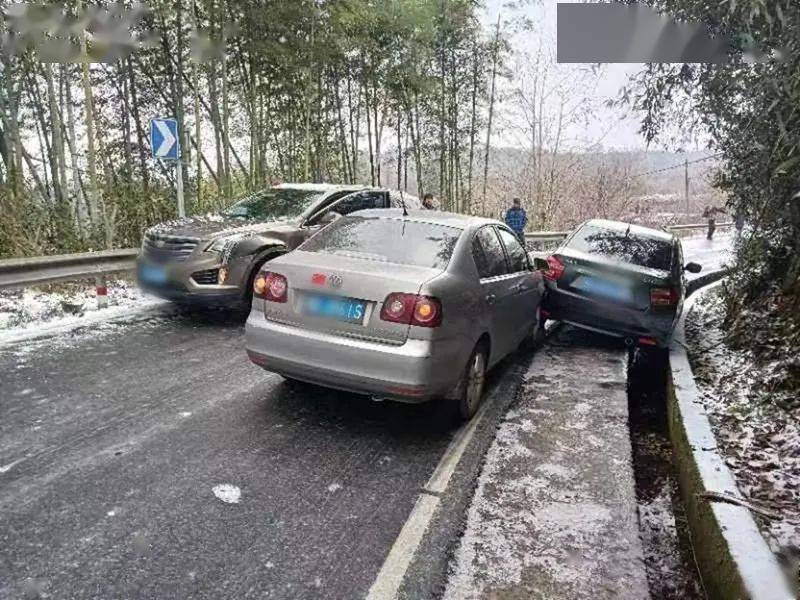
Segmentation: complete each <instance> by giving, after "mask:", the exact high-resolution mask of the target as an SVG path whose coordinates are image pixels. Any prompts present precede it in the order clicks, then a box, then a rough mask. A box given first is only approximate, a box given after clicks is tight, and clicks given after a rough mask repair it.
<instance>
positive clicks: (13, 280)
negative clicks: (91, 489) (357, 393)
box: [0, 222, 733, 289]
mask: <svg viewBox="0 0 800 600" xmlns="http://www.w3.org/2000/svg"><path fill="white" fill-rule="evenodd" d="M731 225H733V223H728V222H726V223H717V227H729V226H731ZM707 226H708V225H707V224H706V223H698V224H692V225H673V226H672V227H668V229H669V230H670V231H675V232H680V231H687V230H692V229H698V230H699V229H705V228H706V227H707ZM569 234H570V232H569V231H535V232H531V233H526V234H525V240H526V241H527V242H530V243H531V244H533V245H536V246H540V245H546V244H552V243H558V242H561V241H563V240H564V239H565V238H566V237H567V236H568V235H569ZM138 252H139V251H138V249H137V248H125V249H122V250H103V251H101V252H82V253H80V254H61V255H57V256H36V257H32V258H12V259H8V260H0V289H15V288H24V287H27V286H32V285H41V284H45V283H58V282H61V281H73V280H76V279H83V278H85V277H93V276H96V275H105V274H108V273H119V272H123V271H131V270H133V268H134V266H135V260H136V255H137V253H138Z"/></svg>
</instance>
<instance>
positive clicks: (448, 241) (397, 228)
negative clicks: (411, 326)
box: [299, 216, 462, 269]
mask: <svg viewBox="0 0 800 600" xmlns="http://www.w3.org/2000/svg"><path fill="white" fill-rule="evenodd" d="M461 232H462V230H461V229H458V228H457V227H448V226H446V225H437V224H434V223H420V222H417V221H407V220H405V219H386V218H377V217H356V216H353V217H344V218H342V219H339V220H338V221H336V222H335V223H332V224H331V225H329V226H328V227H326V228H325V229H323V230H322V231H320V232H319V233H318V234H316V235H315V236H313V237H312V238H310V239H308V240H307V241H306V242H305V243H304V244H303V245H301V246H300V248H299V249H300V250H303V251H305V252H319V253H323V254H342V255H346V256H353V257H355V258H363V259H366V260H377V261H381V262H387V263H395V264H400V265H414V266H418V267H429V268H434V269H444V268H445V267H447V264H448V263H449V262H450V257H451V256H452V254H453V248H455V245H456V242H457V241H458V238H459V236H460V235H461Z"/></svg>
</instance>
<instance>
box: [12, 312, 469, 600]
mask: <svg viewBox="0 0 800 600" xmlns="http://www.w3.org/2000/svg"><path fill="white" fill-rule="evenodd" d="M242 344H243V340H242V324H241V318H238V319H231V318H226V317H224V315H221V314H218V313H194V314H178V315H167V316H158V317H151V318H147V319H143V320H139V321H136V322H132V323H125V324H119V325H114V324H109V325H106V326H105V327H104V328H101V330H100V331H99V332H97V331H96V332H89V331H85V332H76V333H74V334H73V335H71V336H69V337H67V338H61V339H59V340H58V343H56V344H53V343H51V342H50V341H48V340H43V341H38V342H36V343H34V344H30V343H29V344H27V345H25V346H18V347H11V348H6V349H3V350H2V351H0V372H2V373H3V397H4V399H3V402H2V406H0V440H2V442H0V457H2V464H0V469H3V470H4V472H3V473H2V474H1V475H0V481H2V485H1V486H0V548H2V549H3V550H2V552H0V557H1V558H0V597H3V598H7V597H8V598H11V597H18V596H19V595H20V593H21V592H29V591H31V590H33V591H37V590H41V591H43V592H45V593H46V594H48V596H49V597H58V598H67V597H68V598H95V597H96V598H100V597H104V598H109V597H117V598H129V597H141V598H145V597H147V598H155V597H161V598H164V597H188V596H192V597H213V598H219V597H230V598H245V597H256V596H259V597H263V596H264V595H266V594H268V595H269V596H270V597H293V598H297V597H314V596H316V597H318V596H320V595H322V593H321V590H324V595H325V596H328V597H339V598H344V597H358V596H362V595H363V594H364V593H365V592H366V590H367V589H368V588H369V586H370V584H371V583H372V580H373V578H374V576H375V574H376V573H377V571H378V569H379V568H380V565H381V563H382V561H383V559H384V557H385V555H386V553H387V552H388V549H389V547H390V546H391V544H392V542H393V541H394V538H395V537H396V535H397V533H398V532H399V530H400V528H401V527H402V524H403V522H404V520H405V518H406V516H407V515H408V513H409V512H410V510H411V507H412V505H413V503H414V501H415V499H416V497H417V494H418V491H419V489H420V487H421V486H422V485H423V484H424V483H425V481H426V479H427V477H428V476H429V475H430V473H431V471H432V470H433V468H434V467H435V465H436V463H437V461H438V459H439V457H440V456H441V454H442V452H443V451H444V448H445V447H446V445H447V443H448V441H449V439H450V436H451V435H452V432H453V430H454V427H453V421H452V420H451V419H450V418H448V415H447V414H446V412H444V411H442V410H441V408H440V407H437V406H435V405H431V406H423V407H413V406H403V405H395V404H375V403H371V402H370V401H368V400H365V399H362V398H358V397H355V396H349V395H347V394H338V393H332V392H327V391H323V390H320V389H318V388H308V389H305V390H302V389H301V390H295V389H294V388H292V387H291V386H289V385H287V384H286V383H284V382H283V381H282V379H280V378H279V377H277V376H273V375H270V374H267V373H265V372H263V371H262V370H260V369H259V368H257V367H255V366H252V365H251V364H250V363H249V362H248V361H247V360H246V357H245V354H244V350H243V345H242ZM17 461H19V462H17ZM219 484H232V485H235V486H238V487H239V488H240V490H241V499H240V501H239V503H238V504H226V503H224V502H222V501H220V500H219V499H218V498H216V497H215V495H214V493H213V491H212V488H213V487H214V486H216V485H219Z"/></svg>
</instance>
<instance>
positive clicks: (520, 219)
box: [505, 198, 528, 244]
mask: <svg viewBox="0 0 800 600" xmlns="http://www.w3.org/2000/svg"><path fill="white" fill-rule="evenodd" d="M505 222H506V225H508V226H509V227H510V228H511V230H512V231H513V232H514V233H516V234H517V237H519V239H520V240H522V243H523V244H524V243H525V226H526V225H527V224H528V213H526V212H525V209H524V208H522V201H521V200H520V199H519V198H514V204H513V206H512V207H511V208H509V209H508V210H507V211H506V218H505Z"/></svg>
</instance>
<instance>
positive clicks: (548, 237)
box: [525, 221, 733, 244]
mask: <svg viewBox="0 0 800 600" xmlns="http://www.w3.org/2000/svg"><path fill="white" fill-rule="evenodd" d="M732 225H733V222H731V221H726V222H723V223H717V224H716V226H717V228H718V229H719V228H721V227H731V226H732ZM706 228H708V223H691V224H688V225H670V226H669V227H666V230H667V231H672V232H675V233H678V232H681V231H691V230H705V229H706ZM570 233H572V232H571V231H534V232H528V233H525V241H527V242H532V243H534V244H545V243H548V242H561V241H563V240H564V239H566V237H567V236H568V235H569V234H570Z"/></svg>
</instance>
